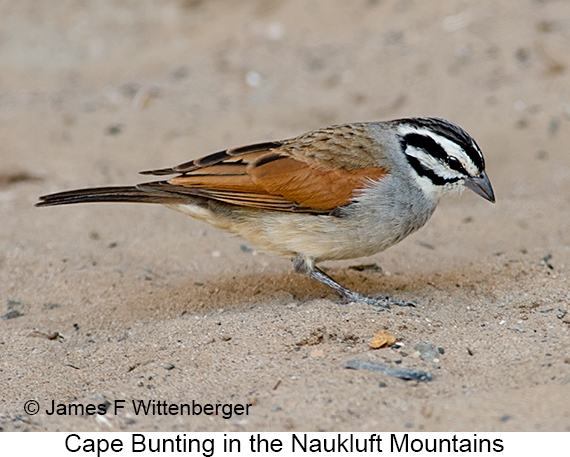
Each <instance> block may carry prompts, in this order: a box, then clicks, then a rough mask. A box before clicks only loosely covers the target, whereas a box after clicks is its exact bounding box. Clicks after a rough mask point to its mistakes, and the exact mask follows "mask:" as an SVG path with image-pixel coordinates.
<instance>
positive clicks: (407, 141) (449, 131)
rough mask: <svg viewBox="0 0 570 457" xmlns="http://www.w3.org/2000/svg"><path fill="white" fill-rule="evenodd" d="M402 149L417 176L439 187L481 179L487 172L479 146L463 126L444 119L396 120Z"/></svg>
mask: <svg viewBox="0 0 570 457" xmlns="http://www.w3.org/2000/svg"><path fill="white" fill-rule="evenodd" d="M396 122H397V123H398V135H399V137H400V140H401V142H402V148H403V150H404V151H405V153H406V156H407V158H408V161H409V163H410V165H411V166H412V167H413V168H414V169H415V170H416V172H417V173H418V175H420V176H425V177H427V178H429V179H430V180H431V181H432V182H433V183H434V184H436V185H445V184H448V183H454V182H457V181H459V180H461V179H465V178H468V177H475V176H479V175H480V174H481V172H482V171H483V170H484V169H485V162H484V159H483V155H482V153H481V151H480V149H479V147H478V146H477V143H475V141H474V140H473V138H471V137H470V136H469V134H467V132H465V131H464V130H463V129H461V128H460V127H458V126H456V125H455V124H452V123H451V122H448V121H445V120H443V119H435V118H413V119H402V120H400V121H396Z"/></svg>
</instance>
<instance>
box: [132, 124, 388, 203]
mask: <svg viewBox="0 0 570 457" xmlns="http://www.w3.org/2000/svg"><path fill="white" fill-rule="evenodd" d="M347 130H351V131H352V130H354V129H353V128H352V129H347ZM347 135H348V133H347ZM347 135H342V131H341V132H340V133H339V129H338V127H337V128H336V129H323V130H317V131H314V132H311V133H309V134H307V135H304V136H300V137H297V138H295V139H292V140H286V141H283V142H271V143H260V144H255V145H250V146H244V147H241V148H235V149H229V150H227V151H221V152H217V153H214V154H211V155H208V156H205V157H202V158H200V159H196V160H194V161H191V162H187V163H184V164H181V165H178V166H176V167H173V168H167V169H162V170H154V171H150V172H143V173H144V174H152V175H166V174H171V173H181V174H180V175H179V176H176V177H174V178H171V179H170V180H168V181H166V182H163V183H157V184H159V185H160V186H161V187H162V189H161V190H168V189H167V188H166V186H172V187H171V189H170V190H171V191H173V192H177V193H182V194H189V195H195V196H200V197H204V198H208V199H212V200H216V201H220V202H224V203H229V204H232V205H238V206H245V207H251V208H258V209H267V210H276V211H295V212H299V211H300V212H312V213H329V212H331V211H332V210H334V209H335V208H337V207H339V206H344V205H347V204H348V203H350V202H351V200H352V199H353V198H354V197H355V196H356V195H357V193H358V190H360V189H363V188H364V187H366V185H367V184H368V183H369V182H370V181H371V180H374V181H376V180H378V179H381V178H382V177H383V176H385V175H386V174H387V170H386V169H385V168H383V167H380V166H378V165H377V162H375V161H374V155H373V153H372V151H371V150H370V148H372V147H375V145H374V144H371V143H370V140H368V139H367V138H366V136H364V135H361V136H359V135H356V136H354V135H353V134H352V133H351V134H350V135H349V136H347Z"/></svg>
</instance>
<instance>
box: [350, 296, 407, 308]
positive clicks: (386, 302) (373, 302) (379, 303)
mask: <svg viewBox="0 0 570 457" xmlns="http://www.w3.org/2000/svg"><path fill="white" fill-rule="evenodd" d="M345 298H347V299H348V300H349V302H356V303H366V304H367V305H370V306H372V307H374V308H376V309H379V310H380V309H382V310H384V309H390V308H391V307H392V306H401V307H412V308H415V306H416V305H415V304H413V303H412V302H407V301H398V300H390V297H367V296H365V295H361V294H358V293H353V294H351V296H349V297H345Z"/></svg>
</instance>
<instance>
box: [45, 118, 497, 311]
mask: <svg viewBox="0 0 570 457" xmlns="http://www.w3.org/2000/svg"><path fill="white" fill-rule="evenodd" d="M141 174H143V175H151V176H160V177H164V176H169V175H174V176H169V178H155V179H160V180H157V181H152V182H145V183H142V184H138V185H135V186H117V187H96V188H86V189H77V190H71V191H66V192H59V193H54V194H50V195H44V196H42V197H40V199H39V202H38V203H36V206H39V207H42V206H54V205H67V204H72V203H84V202H137V203H158V204H162V205H164V206H166V207H167V208H170V209H173V210H175V211H178V212H181V213H184V214H187V215H189V216H191V217H193V218H195V219H198V220H200V221H203V222H206V223H208V224H210V225H212V226H214V227H216V228H219V229H222V230H226V231H227V232H230V233H233V234H237V235H240V236H241V237H243V238H244V239H246V240H247V241H249V242H250V243H251V244H252V245H254V246H256V248H257V249H259V250H261V251H265V252H267V253H269V254H273V255H276V256H279V257H284V258H287V259H290V260H292V262H293V269H294V271H295V272H297V273H299V274H301V275H305V276H308V277H310V278H313V279H315V280H317V281H319V282H321V283H322V284H325V285H326V286H328V287H330V288H331V289H333V290H334V291H335V292H336V293H337V294H338V295H340V296H341V298H343V299H344V300H346V302H347V303H350V302H365V303H368V304H370V305H372V306H374V307H377V308H382V309H384V308H389V307H390V305H391V304H396V305H400V306H413V304H412V303H410V302H399V301H391V300H390V299H389V297H385V296H382V297H368V296H365V295H363V294H360V293H358V292H355V291H352V290H350V289H348V288H346V287H344V286H342V285H341V284H339V283H338V282H337V281H335V280H334V279H333V278H331V277H330V276H329V275H327V274H326V273H325V272H324V271H322V270H321V269H320V268H318V266H317V264H318V263H319V262H322V261H328V260H344V259H354V258H358V257H363V256H369V255H372V254H376V253H378V252H381V251H384V250H385V249H387V248H388V247H390V246H393V245H395V244H396V243H398V242H400V241H401V240H403V239H404V238H406V237H407V236H408V235H410V234H411V233H413V232H415V231H416V230H418V229H419V228H420V227H422V226H423V225H424V224H425V223H426V222H427V221H428V219H429V218H430V217H431V216H432V214H433V212H434V210H435V208H436V206H437V204H438V202H439V201H440V199H441V198H442V197H444V196H446V195H448V194H458V193H461V192H462V191H463V190H464V189H465V188H468V189H470V190H472V191H474V192H475V193H476V194H477V195H479V196H481V197H483V198H484V199H486V200H488V201H490V202H493V203H494V202H495V195H494V192H493V188H492V186H491V182H490V180H489V178H488V176H487V174H486V172H485V160H484V158H483V154H482V152H481V150H480V148H479V146H478V145H477V143H476V142H475V140H474V139H473V138H472V137H471V136H470V135H469V134H468V133H467V132H466V131H465V130H463V129H462V128H461V127H459V126H457V125H456V124H454V123H452V122H449V121H446V120H444V119H439V118H433V117H412V118H404V119H395V120H389V121H381V122H360V123H349V124H342V125H333V126H331V127H325V128H321V129H317V130H313V131H310V132H308V133H305V134H302V135H299V136H297V137H295V138H290V139H286V140H282V141H269V142H263V143H256V144H251V145H247V146H241V147H235V148H231V149H226V150H223V151H219V152H216V153H213V154H209V155H206V156H203V157H201V158H198V159H195V160H190V161H189V162H185V163H182V164H180V165H177V166H174V167H171V168H162V169H156V170H150V171H143V172H141Z"/></svg>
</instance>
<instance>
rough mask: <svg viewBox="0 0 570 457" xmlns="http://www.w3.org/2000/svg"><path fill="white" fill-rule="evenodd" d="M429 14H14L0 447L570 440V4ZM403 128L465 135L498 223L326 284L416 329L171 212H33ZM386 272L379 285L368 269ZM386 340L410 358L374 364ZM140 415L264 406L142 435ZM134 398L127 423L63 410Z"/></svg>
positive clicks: (426, 241)
mask: <svg viewBox="0 0 570 457" xmlns="http://www.w3.org/2000/svg"><path fill="white" fill-rule="evenodd" d="M89 5H92V6H89ZM93 5H96V6H93ZM426 5H428V2H420V1H419V0H376V1H374V0H360V1H354V2H346V1H341V0H335V1H329V0H327V1H325V0H322V1H301V0H299V1H297V0H290V1H278V0H258V1H253V0H252V1H230V0H226V1H222V0H217V1H216V0H212V1H200V0H184V1H182V0H181V1H164V2H152V1H144V2H141V1H126V2H114V1H110V0H108V1H98V2H81V1H78V0H68V1H59V2H35V1H31V0H28V1H20V2H3V3H1V4H0V10H1V11H0V16H1V17H2V21H1V22H0V68H1V71H0V131H1V138H2V140H1V142H0V157H1V165H0V315H1V316H3V317H2V319H1V320H0V386H1V389H0V427H1V428H2V429H3V430H6V431H16V430H32V431H43V430H48V431H56V430H104V431H109V430H127V431H136V430H161V431H199V430H210V431H221V430H229V431H232V430H234V431H252V430H265V431H268V430H306V431H318V430H325V431H341V430H343V431H348V430H350V431H381V430H391V431H414V430H415V431H418V430H423V431H433V430H442V431H443V430H447V431H450V430H454V431H476V430H477V431H522V430H528V431H534V430H542V431H547V430H548V431H570V396H569V395H568V389H569V385H568V384H569V382H570V307H569V300H570V297H569V291H568V281H569V279H570V249H569V246H570V228H569V227H570V211H569V208H570V179H569V176H570V153H569V150H568V144H569V139H570V135H569V133H568V132H569V129H570V86H569V85H568V78H569V71H570V70H569V66H570V56H569V54H568V47H569V46H570V19H569V18H570V3H569V2H567V1H562V0H558V1H556V0H542V1H539V0H535V1H531V0H524V1H520V0H511V1H501V2H497V1H495V0H464V1H461V2H457V1H454V0H438V1H430V2H429V7H428V6H426ZM406 116H438V117H444V118H447V119H450V120H452V121H454V122H456V123H458V124H459V125H461V126H463V127H464V128H465V129H466V130H467V131H469V132H470V133H471V134H472V135H473V136H474V137H475V138H476V139H477V141H478V143H479V145H480V146H481V148H482V149H483V151H484V153H485V157H486V160H487V170H488V174H489V176H490V178H491V181H492V183H493V185H494V188H495V191H496V195H497V203H496V204H495V205H491V204H489V203H488V202H486V201H484V200H483V199H481V198H479V197H477V196H476V195H474V194H473V193H471V192H469V193H466V194H465V195H463V196H462V197H458V198H455V199H453V198H451V199H447V200H445V201H444V202H442V204H441V205H440V207H439V208H438V210H437V211H436V214H435V215H434V216H433V218H432V219H431V220H430V221H429V222H428V224H427V226H426V227H425V228H423V229H422V230H420V231H419V232H418V233H416V234H414V235H413V236H410V237H409V238H408V239H406V240H405V241H404V242H402V243H401V244H400V245H398V246H396V247H394V248H391V249H389V250H388V251H386V252H384V253H382V254H379V255H376V256H374V257H371V258H366V259H357V260H354V261H347V262H337V263H332V262H331V263H329V264H326V265H325V266H326V267H327V268H328V269H329V270H328V271H329V273H330V274H331V275H333V276H334V277H335V278H337V279H338V280H339V281H341V282H343V283H344V284H346V285H347V286H349V287H351V288H353V289H356V290H359V291H361V292H364V293H367V294H371V295H380V294H387V295H390V296H392V297H393V298H396V299H405V300H411V301H414V302H416V303H417V307H416V308H410V309H393V310H391V311H384V312H377V311H375V310H374V309H371V308H370V307H368V306H366V305H363V304H355V305H351V306H340V305H339V300H338V299H337V298H336V297H335V296H334V294H333V293H331V291H329V290H327V289H326V288H325V287H324V286H321V285H320V284H317V283H315V282H313V281H311V280H309V279H306V278H302V277H299V276H297V275H295V274H294V273H293V272H292V268H291V265H290V262H288V261H286V260H280V259H275V258H272V257H270V256H267V255H264V254H263V253H258V252H256V251H254V250H253V249H252V247H251V246H248V245H246V244H245V243H244V242H243V241H242V240H240V239H238V238H234V237H231V236H230V235H228V234H226V233H222V232H219V231H217V230H215V229H212V228H211V227H208V226H206V225H204V224H202V223H199V222H197V221H194V220H192V219H190V218H188V217H185V216H183V215H180V214H177V213H174V212H171V211H169V210H167V209H165V208H162V207H160V206H156V207H155V206H150V205H149V206H145V205H126V204H115V205H113V204H101V205H78V206H75V207H62V208H47V209H38V208H34V207H33V204H34V203H35V201H36V200H37V197H38V196H39V195H42V194H46V193H49V192H54V191H58V190H66V189H71V188H77V187H86V186H97V185H112V184H135V183H137V182H141V181H144V177H141V176H139V175H138V174H137V172H138V171H140V170H145V169H152V168H160V167H166V166H171V165H175V164H177V163H181V162H184V161H187V160H189V159H191V158H195V157H198V156H200V155H203V154H206V153H209V152H214V151H217V150H220V149H224V148H226V147H229V146H237V145H243V144H248V143H251V142H259V141H265V140H274V139H283V138H287V137H290V136H293V135H297V134H300V133H303V132H305V131H308V130H312V129H314V128H317V127H322V126H326V125H329V124H334V123H343V122H351V121H368V120H386V119H391V118H398V117H406ZM371 263H376V264H378V265H379V266H381V268H382V272H377V271H371V270H365V271H356V270H353V269H350V268H349V267H350V266H354V265H358V264H371ZM382 329H384V330H386V331H388V332H390V333H392V334H394V335H395V336H396V338H397V340H398V342H399V344H398V345H397V346H396V347H392V348H384V349H376V350H373V349H370V347H369V343H370V340H371V339H372V336H373V335H374V333H376V332H377V331H379V330H382ZM421 343H425V344H427V345H432V346H428V347H430V348H432V349H434V351H435V352H433V353H432V354H429V352H430V351H427V352H426V351H425V350H418V349H419V348H420V347H419V346H417V345H418V344H421ZM423 347H424V348H425V346H423ZM440 348H441V349H440ZM352 359H360V360H367V361H373V362H381V363H387V364H391V365H393V366H394V367H405V368H416V369H421V370H426V371H428V372H430V373H432V374H433V376H434V380H433V381H432V382H417V381H404V380H400V379H396V378H393V377H389V376H387V375H383V374H378V373H373V372H369V371H358V370H348V369H346V368H344V365H345V363H346V362H347V361H348V360H352ZM32 399H33V400H36V401H37V402H38V403H39V405H40V413H39V414H37V415H28V414H26V413H25V412H24V404H25V402H26V401H28V400H32ZM133 399H135V400H138V399H142V400H154V401H155V402H158V401H165V402H167V403H169V404H181V403H191V402H192V401H194V402H196V403H200V404H216V403H221V404H234V405H236V404H243V405H246V404H251V405H253V406H251V407H250V410H249V414H248V415H245V414H244V415H241V416H239V415H234V416H233V417H232V418H230V419H224V418H223V417H222V415H218V416H214V415H199V416H180V415H158V414H155V415H152V414H149V415H146V416H145V415H141V414H139V415H136V414H135V413H134V411H133V410H132V407H131V404H130V402H131V400H133ZM116 400H126V401H127V403H125V405H126V408H125V410H122V411H120V412H119V413H118V414H117V415H115V414H113V411H112V406H110V407H109V411H108V413H107V414H106V415H99V414H95V415H89V414H86V415H83V416H75V415H49V414H47V412H46V410H48V411H49V409H50V408H51V404H52V401H53V402H54V403H55V404H56V405H58V404H63V405H66V406H64V407H63V408H64V409H65V410H66V411H68V409H67V408H68V406H69V405H70V404H82V405H88V404H94V405H96V407H98V405H106V406H108V405H114V404H115V403H114V402H115V401H116Z"/></svg>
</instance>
